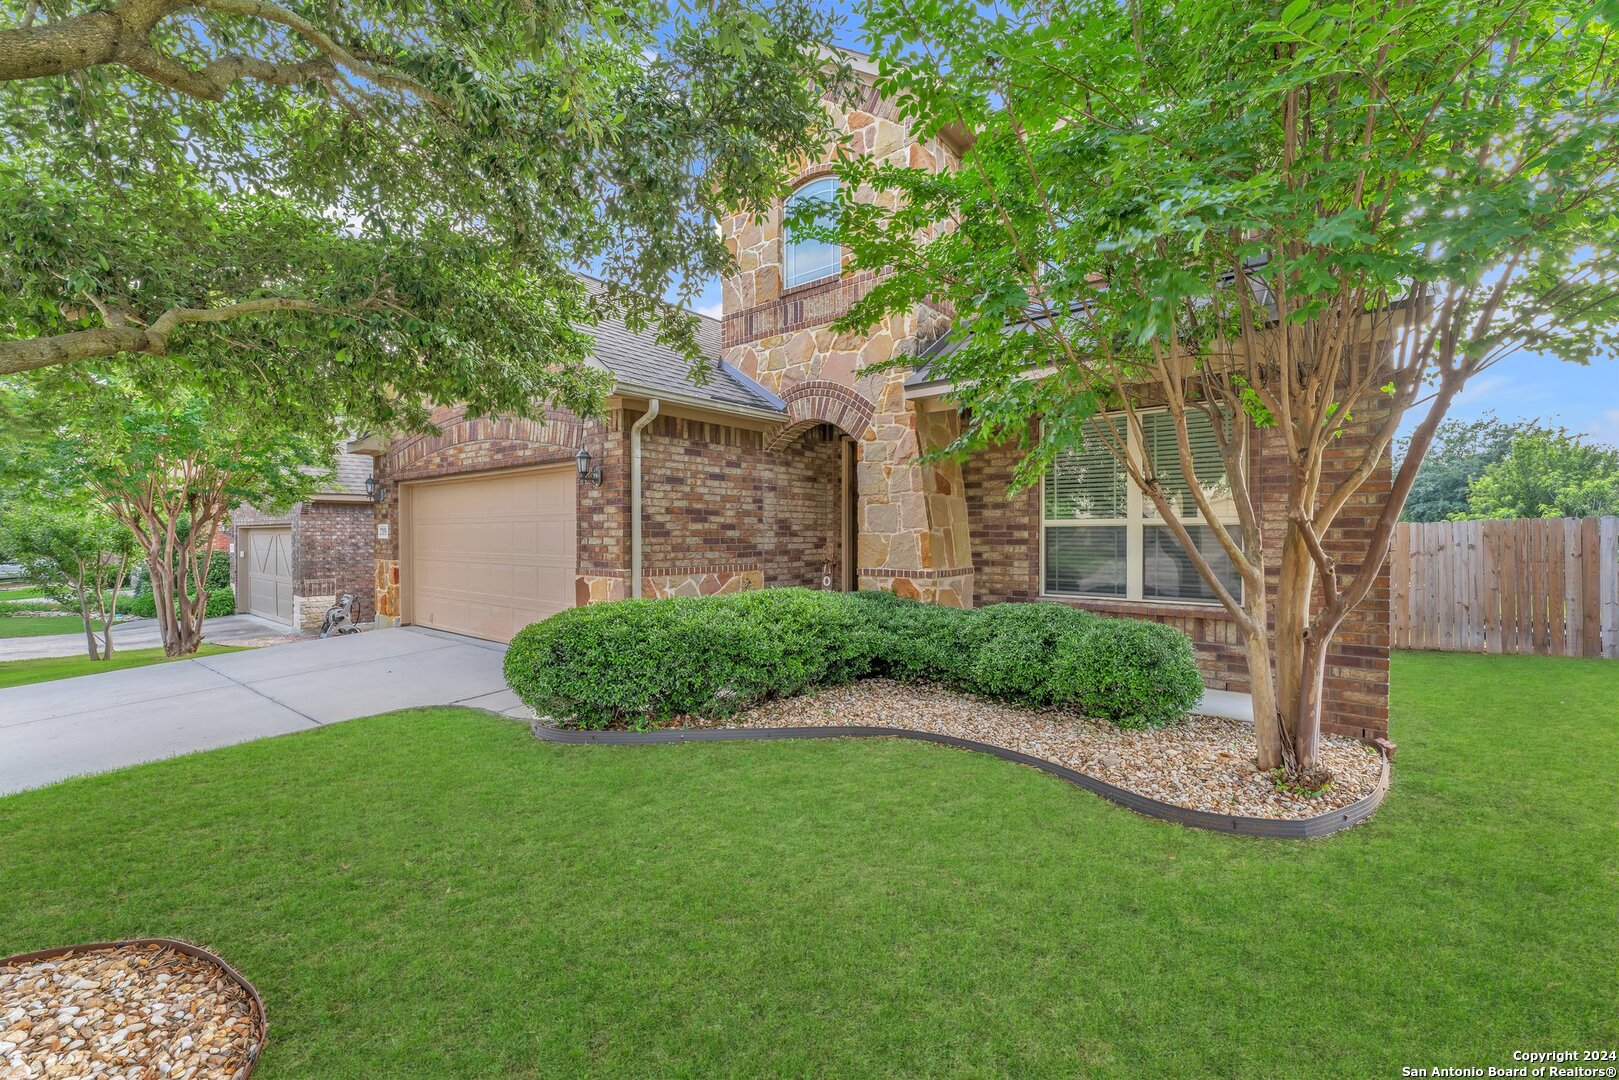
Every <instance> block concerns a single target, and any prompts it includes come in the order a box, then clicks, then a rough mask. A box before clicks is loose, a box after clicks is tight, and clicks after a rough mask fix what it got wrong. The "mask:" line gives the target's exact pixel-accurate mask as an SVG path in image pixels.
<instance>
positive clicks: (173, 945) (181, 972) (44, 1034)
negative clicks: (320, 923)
mask: <svg viewBox="0 0 1619 1080" xmlns="http://www.w3.org/2000/svg"><path fill="white" fill-rule="evenodd" d="M266 1033H267V1027H266V1022H265V1016H264V1001H263V999H262V998H260V997H259V992H258V990H257V989H255V988H254V986H253V984H252V983H250V982H248V981H247V979H246V978H244V977H243V976H242V974H241V973H240V972H238V971H237V970H236V969H235V968H233V967H231V966H230V965H229V964H227V963H225V961H223V960H221V959H220V958H219V957H217V956H215V955H214V954H213V953H211V952H209V951H207V950H206V949H201V948H198V947H197V946H195V945H191V944H188V943H186V942H183V941H175V940H173V939H170V938H141V939H137V940H133V941H114V942H98V943H96V944H91V945H73V946H68V947H65V948H57V949H45V950H42V951H39V952H32V953H21V954H18V955H16V956H8V957H5V958H4V959H0V1080H24V1078H27V1080H33V1078H36V1077H59V1076H61V1077H68V1076H72V1077H79V1076H93V1077H97V1078H113V1077H117V1078H121V1080H158V1078H164V1080H204V1078H207V1080H215V1078H219V1080H246V1077H248V1076H249V1075H251V1074H252V1072H253V1068H254V1066H255V1065H256V1064H257V1063H258V1059H259V1054H260V1053H261V1052H262V1051H263V1049H264V1040H265V1036H266Z"/></svg>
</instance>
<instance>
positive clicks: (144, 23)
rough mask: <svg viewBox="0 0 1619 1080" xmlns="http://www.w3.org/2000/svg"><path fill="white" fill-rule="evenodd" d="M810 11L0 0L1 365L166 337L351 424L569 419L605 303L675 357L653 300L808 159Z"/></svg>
mask: <svg viewBox="0 0 1619 1080" xmlns="http://www.w3.org/2000/svg"><path fill="white" fill-rule="evenodd" d="M830 29H831V23H830V20H829V18H828V17H827V16H826V15H824V14H821V13H819V12H818V11H817V9H816V8H815V7H814V6H813V4H811V3H810V2H809V0H771V2H768V3H763V4H752V3H748V2H745V0H707V2H704V3H701V4H698V5H695V6H687V5H685V4H681V5H678V6H669V5H666V4H664V3H662V2H659V0H632V2H630V3H627V4H623V3H615V4H611V5H609V4H599V3H593V2H571V3H564V4H553V5H541V6H534V5H521V4H519V5H513V4H504V3H488V2H484V0H473V2H472V3H470V4H459V5H449V6H445V5H426V6H423V5H417V4H401V3H398V2H396V0H336V2H332V3H328V2H326V0H320V2H315V0H291V2H288V3H275V2H271V0H251V2H243V0H205V2H203V3H193V2H181V0H113V2H112V3H107V4H103V3H99V2H97V0H0V125H3V131H4V137H5V139H6V143H7V154H6V156H5V161H4V162H3V164H0V247H3V249H4V250H5V252H6V256H5V258H4V260H0V373H5V372H19V371H27V370H35V369H38V368H41V367H46V366H52V365H56V364H62V363H73V362H82V361H84V360H86V359H94V358H106V357H112V356H126V357H136V358H139V357H142V356H161V355H167V354H171V353H172V354H173V355H176V356H180V357H183V358H184V362H185V363H186V364H187V365H189V367H190V368H191V371H190V373H189V375H188V378H190V379H192V380H196V381H203V382H207V381H209V380H213V381H216V382H228V381H229V380H233V379H254V380H259V381H261V382H264V383H273V382H275V381H278V380H286V379H302V380H306V381H318V383H319V385H321V386H323V387H324V388H325V392H326V396H327V397H328V399H329V400H330V401H331V403H332V407H333V408H334V409H337V410H340V411H343V412H344V413H346V414H347V415H349V416H351V417H352V418H354V419H355V420H356V422H370V423H376V424H379V425H380V424H385V423H387V422H389V421H393V420H395V419H398V420H400V421H401V422H404V423H413V422H414V423H420V422H421V421H422V419H423V417H424V415H425V413H424V409H423V404H424V402H426V403H432V402H462V401H464V402H467V403H468V404H469V405H470V406H472V407H473V408H475V409H476V410H477V411H496V410H503V411H512V412H528V411H531V410H532V409H534V408H535V407H537V406H543V405H545V404H547V403H554V404H559V405H564V406H566V407H570V408H575V409H576V410H578V411H589V409H590V408H591V407H593V406H595V405H597V404H599V401H600V395H601V393H602V385H603V384H602V381H601V379H600V378H599V373H596V372H592V371H590V370H589V369H588V368H587V367H586V365H585V364H584V363H583V360H584V357H585V355H586V353H587V350H588V347H589V343H590V342H589V337H588V335H586V334H585V333H583V332H581V325H582V324H586V323H588V322H589V321H590V320H591V319H592V318H593V317H595V316H596V315H598V314H600V313H601V311H602V310H605V309H610V310H613V311H616V312H618V313H620V314H622V315H624V316H625V318H626V319H627V320H628V321H629V322H630V323H631V324H632V326H637V327H638V326H641V325H642V324H656V325H657V326H659V328H660V332H661V333H662V334H663V335H664V336H665V337H666V338H667V339H668V340H669V341H671V342H672V343H673V344H675V345H678V346H680V347H683V348H684V349H685V350H686V352H687V354H688V355H690V356H691V357H693V358H694V362H695V358H696V357H697V354H698V350H697V347H696V340H695V328H696V319H695V317H693V316H690V315H683V314H681V313H680V312H679V310H678V309H677V308H675V307H673V306H671V305H670V304H667V303H665V302H664V301H663V299H662V297H663V296H664V295H665V294H666V292H668V291H669V290H670V289H671V288H674V289H677V290H682V292H681V293H680V295H687V293H686V292H685V291H684V290H688V289H690V288H693V287H695V286H696V285H697V284H698V283H700V282H702V281H704V280H706V279H709V278H711V277H713V276H714V275H716V274H718V273H720V272H723V271H724V270H726V269H728V267H729V256H728V254H727V252H726V251H725V248H724V245H723V244H722V243H721V241H720V239H719V237H718V236H717V234H716V232H715V230H714V228H713V221H714V219H715V217H716V216H717V215H719V214H723V213H727V212H730V211H731V210H732V209H734V208H737V207H742V206H762V205H764V204H765V203H766V202H768V200H770V199H771V198H773V197H774V196H775V194H776V192H777V189H778V187H779V185H780V183H781V181H782V179H783V178H784V175H785V171H786V169H787V168H788V165H789V163H790V162H791V161H792V160H794V159H795V158H796V157H798V156H799V155H801V154H803V153H806V152H810V151H812V150H814V149H816V148H818V147H819V146H820V145H822V140H823V137H824V134H825V128H826V124H827V119H826V116H825V112H824V110H823V109H822V107H821V95H822V93H823V92H825V91H827V90H828V89H829V88H830V87H831V86H832V85H833V84H834V82H835V80H836V78H837V76H838V74H839V72H838V70H837V67H836V65H834V64H831V63H829V62H828V61H827V60H826V59H825V58H824V56H823V52H822V50H821V48H820V46H819V42H820V41H822V40H825V39H826V37H827V36H828V34H829V33H830ZM576 267H588V268H593V269H595V270H596V271H598V272H599V273H600V274H601V276H603V277H604V278H605V279H606V280H607V281H608V282H609V283H610V287H609V288H608V289H607V290H606V291H605V292H603V293H602V294H600V295H599V296H596V297H594V298H587V297H586V295H585V293H584V290H582V289H581V287H580V286H579V283H578V282H577V280H576V279H575V278H574V277H573V275H572V274H571V273H570V272H569V271H570V270H571V269H572V268H576Z"/></svg>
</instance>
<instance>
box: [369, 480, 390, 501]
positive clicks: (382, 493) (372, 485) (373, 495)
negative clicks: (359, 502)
mask: <svg viewBox="0 0 1619 1080" xmlns="http://www.w3.org/2000/svg"><path fill="white" fill-rule="evenodd" d="M365 497H366V498H368V499H370V500H371V501H372V502H374V503H379V502H381V501H382V500H384V499H386V498H387V497H388V490H387V489H386V488H384V487H383V486H382V485H381V484H379V483H377V478H376V477H374V476H368V477H366V478H365Z"/></svg>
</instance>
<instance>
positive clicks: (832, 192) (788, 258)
mask: <svg viewBox="0 0 1619 1080" xmlns="http://www.w3.org/2000/svg"><path fill="white" fill-rule="evenodd" d="M837 197H838V182H837V180H836V179H834V178H833V177H830V176H825V177H822V178H821V179H819V180H811V181H810V182H809V183H807V184H805V185H804V186H803V187H801V188H799V189H798V190H797V191H795V192H793V193H792V194H791V195H789V196H787V202H786V204H785V205H784V206H783V207H782V215H783V217H784V218H785V217H786V216H787V215H790V214H791V213H792V212H793V210H795V209H796V208H797V207H799V206H800V205H801V204H802V203H803V202H804V201H806V200H819V201H821V202H826V203H831V202H833V201H835V200H836V199H837ZM815 221H816V224H821V225H829V224H831V223H832V221H833V217H832V214H831V212H830V211H823V212H822V213H820V214H818V215H817V216H816V219H815ZM782 251H783V253H784V255H785V259H784V261H785V263H786V265H785V266H784V267H783V268H782V274H783V277H784V278H785V285H786V287H787V288H789V289H790V288H792V287H793V286H794V285H807V284H809V283H810V282H812V281H820V280H821V279H822V278H829V277H837V276H838V274H839V272H840V271H841V270H842V268H843V248H841V247H839V246H838V245H837V244H829V243H827V242H826V241H824V240H810V239H808V238H800V239H793V238H792V237H790V236H785V235H784V236H783V237H782Z"/></svg>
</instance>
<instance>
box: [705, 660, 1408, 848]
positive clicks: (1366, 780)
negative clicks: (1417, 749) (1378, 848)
mask: <svg viewBox="0 0 1619 1080" xmlns="http://www.w3.org/2000/svg"><path fill="white" fill-rule="evenodd" d="M842 725H866V726H869V727H894V728H909V729H911V730H913V731H928V732H934V733H937V734H941V735H953V736H955V737H956V738H960V739H971V740H973V741H974V742H981V743H989V744H990V745H992V746H1000V747H1004V748H1006V749H1008V750H1016V751H1019V752H1021V753H1024V754H1029V755H1031V756H1033V757H1041V758H1045V759H1046V760H1048V761H1054V762H1057V763H1058V764H1060V765H1065V766H1067V767H1068V768H1070V769H1074V770H1076V771H1078V772H1082V773H1086V774H1088V775H1090V776H1094V777H1096V778H1097V779H1098V780H1105V781H1107V782H1108V783H1110V784H1114V785H1116V786H1118V787H1122V788H1126V789H1128V790H1130V791H1134V792H1137V793H1139V794H1142V795H1147V796H1150V797H1152V798H1154V799H1159V800H1161V801H1163V802H1167V803H1173V804H1175V805H1177V806H1185V807H1191V808H1192V809H1196V810H1208V811H1212V812H1215V813H1220V814H1234V815H1240V816H1244V817H1261V818H1293V819H1298V818H1308V817H1314V816H1316V815H1318V814H1325V813H1327V812H1329V811H1331V810H1336V809H1339V808H1340V807H1344V806H1347V805H1349V804H1350V803H1352V802H1354V801H1355V800H1357V799H1360V798H1362V797H1363V796H1366V795H1369V794H1371V793H1372V789H1373V788H1374V787H1376V785H1377V780H1378V777H1379V775H1380V773H1381V759H1380V758H1379V757H1378V756H1377V754H1375V753H1374V752H1372V751H1371V750H1370V749H1368V748H1367V747H1366V746H1364V745H1362V744H1361V743H1359V742H1357V741H1355V740H1354V739H1348V738H1344V737H1342V736H1337V735H1323V736H1322V738H1321V755H1320V756H1321V762H1322V764H1324V765H1325V766H1326V767H1327V768H1328V769H1330V770H1332V774H1333V777H1334V780H1333V783H1332V786H1331V787H1330V788H1328V789H1327V790H1326V791H1324V792H1322V793H1320V794H1318V795H1315V796H1312V797H1309V798H1306V797H1304V796H1302V795H1299V794H1295V793H1293V792H1290V791H1285V790H1278V789H1277V787H1276V783H1275V781H1274V780H1273V779H1272V778H1271V777H1270V775H1269V774H1267V773H1261V772H1259V771H1257V768H1256V766H1255V765H1254V756H1255V747H1254V736H1253V728H1252V726H1251V725H1249V724H1247V723H1245V722H1243V721H1240V720H1225V719H1220V718H1217V717H1211V716H1193V717H1191V718H1189V719H1188V720H1187V721H1186V722H1185V723H1183V724H1174V725H1170V726H1169V727H1164V728H1156V729H1149V730H1145V731H1126V730H1123V729H1121V728H1116V727H1113V726H1112V725H1110V724H1108V723H1106V722H1105V721H1095V720H1089V719H1086V718H1084V717H1081V716H1078V715H1075V714H1073V713H1067V712H1061V711H1056V710H1046V711H1042V710H1036V709H1027V708H1019V707H1017V706H1013V705H1006V704H1002V703H1000V702H996V701H990V700H987V699H984V698H978V697H973V696H971V695H967V694H959V693H955V692H954V691H950V690H944V689H940V688H937V687H930V686H920V685H913V684H907V683H896V682H892V681H890V680H887V679H868V680H864V681H862V682H857V683H852V684H850V685H848V686H840V687H835V688H833V689H830V690H823V691H821V692H819V693H816V694H810V695H806V696H804V697H797V698H788V699H785V700H781V701H773V702H770V703H769V704H766V705H761V706H759V707H757V708H754V709H751V710H749V711H747V712H744V713H739V714H738V715H736V716H734V717H731V718H730V719H729V720H727V721H725V722H723V723H720V724H715V723H692V724H688V726H693V727H759V728H769V727H837V726H842Z"/></svg>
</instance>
